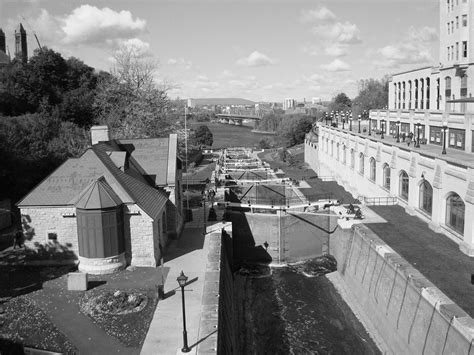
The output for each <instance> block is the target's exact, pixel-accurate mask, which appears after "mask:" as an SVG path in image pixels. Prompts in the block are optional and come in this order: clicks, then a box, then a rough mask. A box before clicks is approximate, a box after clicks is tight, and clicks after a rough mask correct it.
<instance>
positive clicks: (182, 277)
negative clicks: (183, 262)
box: [176, 270, 191, 353]
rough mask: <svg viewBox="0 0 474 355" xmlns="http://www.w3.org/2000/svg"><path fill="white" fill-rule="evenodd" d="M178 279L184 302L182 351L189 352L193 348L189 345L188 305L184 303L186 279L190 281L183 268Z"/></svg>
mask: <svg viewBox="0 0 474 355" xmlns="http://www.w3.org/2000/svg"><path fill="white" fill-rule="evenodd" d="M176 280H177V281H178V284H179V287H181V297H182V304H183V348H182V349H181V351H182V352H183V353H188V352H190V351H191V349H190V348H189V347H188V333H187V332H186V310H185V308H186V307H185V303H184V286H185V285H186V281H188V277H187V276H186V275H185V274H184V273H183V271H182V270H181V275H179V276H178V278H177V279H176Z"/></svg>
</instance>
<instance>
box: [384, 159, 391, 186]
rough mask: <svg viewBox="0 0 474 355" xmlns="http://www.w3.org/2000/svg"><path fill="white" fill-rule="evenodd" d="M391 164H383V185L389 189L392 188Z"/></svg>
mask: <svg viewBox="0 0 474 355" xmlns="http://www.w3.org/2000/svg"><path fill="white" fill-rule="evenodd" d="M390 172H391V171H390V166H389V165H388V164H384V166H383V187H385V188H386V189H387V190H390Z"/></svg>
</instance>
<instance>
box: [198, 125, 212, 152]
mask: <svg viewBox="0 0 474 355" xmlns="http://www.w3.org/2000/svg"><path fill="white" fill-rule="evenodd" d="M194 142H195V144H196V145H201V146H202V145H206V146H209V147H210V146H212V143H213V142H214V137H213V135H212V132H211V130H210V129H209V127H207V126H206V125H200V126H199V127H198V128H196V130H195V131H194Z"/></svg>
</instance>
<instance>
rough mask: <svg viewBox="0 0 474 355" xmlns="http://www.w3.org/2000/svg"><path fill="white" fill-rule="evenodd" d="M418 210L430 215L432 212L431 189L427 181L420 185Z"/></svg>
mask: <svg viewBox="0 0 474 355" xmlns="http://www.w3.org/2000/svg"><path fill="white" fill-rule="evenodd" d="M420 209H421V210H422V211H424V212H426V213H428V214H430V215H431V212H432V211H433V188H432V187H431V184H430V183H429V182H428V181H427V180H423V182H422V183H421V184H420Z"/></svg>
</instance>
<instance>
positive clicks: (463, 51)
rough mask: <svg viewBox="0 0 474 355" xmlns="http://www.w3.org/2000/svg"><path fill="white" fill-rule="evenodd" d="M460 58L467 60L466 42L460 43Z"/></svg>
mask: <svg viewBox="0 0 474 355" xmlns="http://www.w3.org/2000/svg"><path fill="white" fill-rule="evenodd" d="M462 57H463V58H467V41H462Z"/></svg>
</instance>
